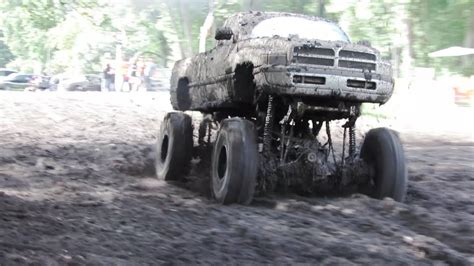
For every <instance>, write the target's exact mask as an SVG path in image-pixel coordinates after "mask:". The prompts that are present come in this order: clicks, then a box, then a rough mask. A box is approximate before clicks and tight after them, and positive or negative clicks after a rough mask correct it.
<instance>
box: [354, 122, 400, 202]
mask: <svg viewBox="0 0 474 266" xmlns="http://www.w3.org/2000/svg"><path fill="white" fill-rule="evenodd" d="M360 156H361V158H362V159H363V160H364V161H365V162H366V163H367V164H368V165H369V167H371V168H372V169H373V173H372V177H371V179H370V181H369V183H368V184H365V185H364V186H362V187H361V192H362V193H364V194H367V195H369V196H371V197H374V198H377V199H383V198H385V197H390V198H393V199H394V200H396V201H400V202H402V201H404V199H405V195H406V190H407V169H406V165H405V154H404V152H403V147H402V144H401V142H400V139H399V137H398V135H397V134H396V133H395V131H393V130H390V129H388V128H375V129H372V130H370V131H369V132H368V133H367V135H366V136H365V139H364V143H363V144H362V148H361V152H360Z"/></svg>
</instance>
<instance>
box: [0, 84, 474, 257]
mask: <svg viewBox="0 0 474 266" xmlns="http://www.w3.org/2000/svg"><path fill="white" fill-rule="evenodd" d="M91 95H93V98H87V97H85V96H84V95H83V94H78V93H71V94H64V95H60V94H40V93H36V94H35V93H33V94H29V93H25V94H23V93H18V94H11V95H10V94H9V95H5V96H8V97H3V96H4V95H2V97H0V117H2V118H6V121H5V119H3V120H2V121H1V122H0V145H1V146H0V147H1V148H0V151H1V152H0V223H1V226H0V236H1V237H0V264H19V263H21V264H28V263H40V264H48V263H49V264H67V263H79V264H85V263H90V264H155V263H160V262H162V263H163V262H170V261H172V262H176V263H183V264H185V263H186V264H189V263H195V262H200V263H214V264H217V263H222V262H228V263H232V262H234V263H235V262H238V263H242V264H247V263H253V264H255V263H257V264H260V263H278V264H290V263H292V264H293V263H308V262H310V263H316V262H317V263H318V264H323V265H324V264H331V265H332V264H343V265H350V264H369V263H370V264H387V263H388V264H427V265H430V264H433V263H447V264H452V265H469V264H473V263H474V254H473V251H472V248H471V247H473V246H474V232H473V228H474V204H473V203H474V200H473V198H472V195H471V194H472V191H474V183H473V182H474V174H473V172H474V168H473V165H472V159H473V153H474V144H473V143H472V142H466V141H463V140H460V141H457V140H456V141H453V140H450V139H446V138H441V139H434V138H431V139H423V140H420V139H419V138H418V137H417V136H411V135H409V134H402V137H403V139H404V141H405V143H406V146H405V151H406V153H407V158H408V167H409V176H410V177H412V179H410V182H409V190H408V197H407V202H406V204H401V203H397V202H394V201H392V200H389V199H386V200H382V201H379V200H374V199H371V198H368V197H366V196H363V195H352V196H344V197H310V198H306V197H300V196H298V195H292V194H285V195H283V194H276V195H267V196H265V197H259V198H257V199H256V200H255V201H254V203H253V204H252V205H251V206H239V205H231V206H220V205H217V204H215V203H214V202H213V201H211V200H210V199H209V196H208V194H207V192H206V191H207V190H208V183H207V181H206V175H207V173H203V172H202V171H203V168H199V167H195V168H194V169H193V171H192V172H191V175H190V177H189V181H188V182H187V183H174V184H166V183H164V182H161V181H158V180H156V179H155V178H154V176H153V149H152V148H150V147H151V145H152V144H153V141H154V134H155V133H154V132H155V131H156V130H157V128H158V126H159V121H160V118H161V117H162V116H163V114H164V112H163V110H164V109H163V108H162V107H161V106H164V104H163V103H162V102H165V101H166V100H167V99H166V97H165V96H164V95H158V96H157V95H154V94H146V95H128V94H100V93H99V94H91ZM150 95H153V96H150ZM27 96H28V97H27ZM32 96H34V97H32ZM153 97H154V99H152V98H153ZM51 112H54V115H53V116H52V117H51V116H50V113H51Z"/></svg>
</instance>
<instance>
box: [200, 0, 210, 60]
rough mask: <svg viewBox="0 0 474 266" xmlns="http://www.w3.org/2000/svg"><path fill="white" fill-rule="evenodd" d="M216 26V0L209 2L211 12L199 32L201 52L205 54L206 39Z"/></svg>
mask: <svg viewBox="0 0 474 266" xmlns="http://www.w3.org/2000/svg"><path fill="white" fill-rule="evenodd" d="M213 24H214V0H209V12H208V13H207V17H206V19H205V20H204V23H203V25H202V26H201V29H200V32H199V52H200V53H203V52H204V51H206V37H207V36H209V33H210V31H211V29H212V25H213Z"/></svg>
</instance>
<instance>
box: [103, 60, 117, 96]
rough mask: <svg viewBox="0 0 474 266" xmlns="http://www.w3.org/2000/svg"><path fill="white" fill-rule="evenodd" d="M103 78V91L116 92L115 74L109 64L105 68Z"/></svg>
mask: <svg viewBox="0 0 474 266" xmlns="http://www.w3.org/2000/svg"><path fill="white" fill-rule="evenodd" d="M103 78H104V82H103V88H102V90H103V91H114V90H115V88H114V83H115V73H114V71H113V69H112V67H111V66H110V64H107V66H106V67H105V69H104V72H103Z"/></svg>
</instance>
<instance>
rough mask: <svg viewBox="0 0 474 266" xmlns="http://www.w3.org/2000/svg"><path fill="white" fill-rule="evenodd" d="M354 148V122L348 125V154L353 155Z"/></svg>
mask: <svg viewBox="0 0 474 266" xmlns="http://www.w3.org/2000/svg"><path fill="white" fill-rule="evenodd" d="M355 149H356V133H355V123H354V124H352V125H351V126H350V127H349V156H351V157H353V156H354V155H355Z"/></svg>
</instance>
